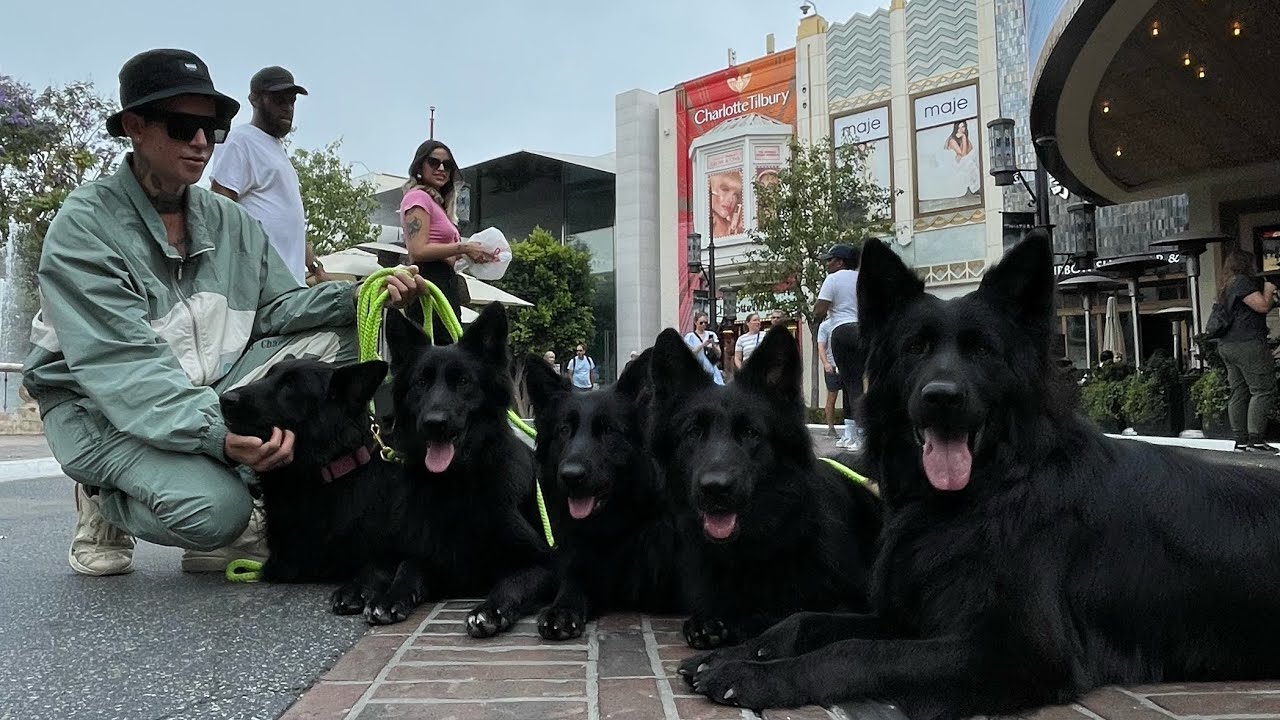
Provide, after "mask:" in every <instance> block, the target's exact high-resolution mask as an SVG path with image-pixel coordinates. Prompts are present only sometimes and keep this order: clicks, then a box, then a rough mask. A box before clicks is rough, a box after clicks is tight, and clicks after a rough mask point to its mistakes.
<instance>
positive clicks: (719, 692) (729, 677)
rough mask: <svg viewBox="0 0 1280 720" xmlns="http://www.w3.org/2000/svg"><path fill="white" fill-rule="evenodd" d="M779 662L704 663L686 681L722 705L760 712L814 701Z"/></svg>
mask: <svg viewBox="0 0 1280 720" xmlns="http://www.w3.org/2000/svg"><path fill="white" fill-rule="evenodd" d="M778 665H779V664H778V663H762V662H743V661H732V662H725V663H715V662H713V663H703V664H702V665H701V666H700V668H701V669H699V670H697V671H695V672H694V674H693V676H692V677H691V678H687V681H688V682H689V684H690V686H691V687H693V690H694V692H697V693H699V694H701V695H705V696H707V698H708V699H710V700H712V701H713V702H717V703H720V704H721V705H733V706H734V707H743V708H748V709H750V710H757V711H759V710H764V709H765V708H790V707H799V706H801V705H809V704H811V703H812V702H813V699H812V698H809V697H806V695H805V693H804V692H803V690H802V688H800V687H798V686H797V684H796V683H795V682H792V681H790V680H789V679H788V677H787V676H786V673H784V672H781V671H780V670H781V668H779V667H778Z"/></svg>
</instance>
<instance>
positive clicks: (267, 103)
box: [209, 66, 329, 284]
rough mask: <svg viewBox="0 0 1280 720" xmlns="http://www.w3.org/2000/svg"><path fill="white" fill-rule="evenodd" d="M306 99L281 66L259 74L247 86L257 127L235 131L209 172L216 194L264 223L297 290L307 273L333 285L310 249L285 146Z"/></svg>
mask: <svg viewBox="0 0 1280 720" xmlns="http://www.w3.org/2000/svg"><path fill="white" fill-rule="evenodd" d="M306 94H307V90H306V88H304V87H302V86H301V85H299V84H297V83H295V82H294V81H293V74H292V73H290V72H289V71H288V70H285V69H284V68H282V67H277V66H272V67H267V68H263V69H261V70H259V71H258V72H257V73H256V74H254V76H253V79H252V80H250V81H249V104H251V105H252V106H253V122H252V123H251V124H249V125H240V126H237V127H235V128H232V130H231V132H230V134H228V135H227V141H226V142H225V143H223V144H222V145H221V146H220V147H219V148H218V151H217V152H215V153H214V154H213V162H212V164H211V166H210V170H209V178H210V180H211V181H212V187H213V191H214V192H216V193H219V194H221V195H226V196H227V197H229V198H231V199H232V200H235V201H236V202H238V203H240V204H241V205H243V206H244V209H245V210H246V211H247V212H248V213H249V214H250V215H252V216H253V217H254V219H256V220H257V221H258V222H260V223H262V229H263V230H266V231H267V238H268V239H270V240H271V247H273V248H275V250H276V252H277V253H278V254H279V255H280V257H281V259H283V260H284V262H285V265H286V266H288V268H289V271H290V272H292V273H293V276H294V277H295V278H297V279H298V283H299V284H306V277H307V274H308V272H310V274H311V275H314V276H315V279H316V282H323V281H325V280H328V279H329V276H328V275H327V274H326V273H325V272H324V266H322V265H321V264H320V261H319V260H317V259H316V257H315V252H314V251H313V250H312V249H311V245H310V244H308V243H307V214H306V211H305V210H304V209H303V206H302V192H301V190H300V188H299V184H298V173H297V171H296V170H294V168H293V163H292V162H291V161H290V160H289V153H288V152H286V151H285V149H284V142H283V138H284V136H286V135H288V134H289V133H290V131H292V130H293V107H294V103H295V102H296V101H297V99H298V96H299V95H306Z"/></svg>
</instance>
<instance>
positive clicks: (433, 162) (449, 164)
mask: <svg viewBox="0 0 1280 720" xmlns="http://www.w3.org/2000/svg"><path fill="white" fill-rule="evenodd" d="M425 160H426V161H427V164H428V165H430V166H431V169H432V170H439V169H440V166H441V165H443V166H444V169H445V170H447V171H448V172H453V171H455V170H457V169H458V165H457V164H456V163H454V162H453V161H452V160H441V159H440V158H438V157H433V156H431V155H428V156H427V157H426V158H425Z"/></svg>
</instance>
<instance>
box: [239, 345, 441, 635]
mask: <svg viewBox="0 0 1280 720" xmlns="http://www.w3.org/2000/svg"><path fill="white" fill-rule="evenodd" d="M386 374H387V364H386V363H384V362H382V361H381V360H374V361H371V362H366V363H360V364H354V365H347V366H343V367H339V366H336V365H333V364H330V363H325V362H320V361H318V360H285V361H284V362H281V363H279V364H278V365H276V366H274V367H272V368H271V369H270V370H268V371H267V374H266V375H265V376H264V377H263V378H261V379H260V380H257V381H254V382H252V383H249V384H247V385H244V386H243V387H239V388H236V389H234V390H228V391H227V392H224V393H223V394H222V397H221V400H220V404H221V406H222V415H223V418H224V419H225V421H226V423H227V429H228V430H230V431H231V432H234V433H237V434H240V435H253V436H256V437H259V438H262V439H264V440H265V439H267V438H269V437H270V436H271V429H272V428H273V427H279V428H281V429H283V430H292V431H293V432H294V445H293V462H292V463H290V464H289V465H286V466H284V467H282V468H278V469H276V470H272V471H270V472H267V473H263V475H262V478H261V481H262V499H263V504H264V506H265V508H266V514H267V527H266V534H267V543H268V546H269V547H270V550H271V552H270V556H269V558H268V560H267V562H266V563H265V564H264V565H263V568H262V573H263V579H264V580H266V581H267V582H342V583H347V584H346V585H344V586H343V587H342V588H339V589H338V590H337V591H336V592H334V594H333V599H332V604H333V611H334V612H336V613H339V614H343V615H347V614H354V613H359V612H361V611H363V612H364V613H365V618H366V619H367V620H368V621H369V622H371V623H375V624H387V623H391V622H398V621H400V620H403V619H404V618H405V617H406V616H407V614H408V612H409V611H410V610H412V609H413V606H414V605H416V604H417V602H418V601H419V599H415V598H408V599H407V600H408V602H400V603H399V604H398V605H396V606H394V607H393V606H392V605H390V604H387V603H384V602H382V598H381V597H380V593H379V591H380V590H381V589H382V588H385V587H386V585H388V584H389V583H390V581H391V578H392V577H393V576H395V575H396V574H398V573H399V574H402V575H403V574H409V575H412V574H414V573H415V567H414V566H413V565H412V564H411V563H410V564H403V563H402V560H403V559H404V556H403V555H402V554H401V553H400V552H399V551H398V550H397V539H396V533H395V531H394V528H395V527H396V526H397V525H398V524H400V523H402V522H403V521H404V518H403V517H402V514H403V512H404V500H405V495H406V493H405V490H406V483H405V480H404V478H403V473H402V471H401V469H400V467H399V466H397V465H394V464H392V463H388V462H385V461H383V460H382V459H381V458H380V457H379V454H378V453H379V448H378V447H377V445H376V443H375V442H374V439H373V436H372V433H371V432H370V429H369V419H368V418H369V414H368V405H369V399H370V398H371V397H372V396H373V393H374V391H375V390H376V389H377V388H378V386H379V385H380V384H381V383H382V381H383V379H384V377H385V376H386ZM402 565H403V566H402Z"/></svg>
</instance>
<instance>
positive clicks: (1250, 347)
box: [1218, 250, 1277, 453]
mask: <svg viewBox="0 0 1280 720" xmlns="http://www.w3.org/2000/svg"><path fill="white" fill-rule="evenodd" d="M1255 270H1256V267H1255V266H1254V263H1253V253H1248V252H1245V251H1243V250H1235V251H1233V252H1231V253H1230V254H1228V255H1227V259H1226V262H1225V263H1224V264H1223V274H1224V276H1225V277H1224V279H1223V281H1222V289H1221V290H1220V291H1218V302H1220V303H1222V306H1223V307H1224V308H1226V312H1227V317H1228V318H1230V319H1231V324H1230V325H1229V326H1228V327H1227V331H1226V332H1225V333H1224V334H1223V335H1222V337H1221V338H1220V339H1219V340H1218V355H1220V356H1221V357H1222V362H1223V363H1224V364H1225V365H1226V366H1227V383H1228V384H1229V385H1230V386H1231V402H1230V403H1229V404H1228V405H1227V417H1228V418H1229V419H1230V421H1231V430H1232V431H1233V432H1235V435H1236V450H1245V451H1253V452H1270V453H1274V452H1276V448H1275V447H1274V446H1272V445H1269V444H1267V442H1266V439H1265V438H1264V437H1263V432H1264V431H1265V430H1266V427H1267V414H1268V413H1269V412H1270V411H1271V401H1272V399H1273V398H1274V397H1275V394H1276V376H1275V370H1274V360H1273V359H1272V358H1271V353H1270V351H1268V349H1267V313H1268V312H1271V308H1273V307H1275V306H1276V302H1277V299H1276V286H1275V285H1273V284H1271V283H1270V282H1265V281H1263V280H1261V279H1259V278H1255V277H1253V273H1254V271H1255Z"/></svg>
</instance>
